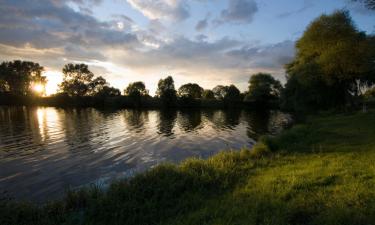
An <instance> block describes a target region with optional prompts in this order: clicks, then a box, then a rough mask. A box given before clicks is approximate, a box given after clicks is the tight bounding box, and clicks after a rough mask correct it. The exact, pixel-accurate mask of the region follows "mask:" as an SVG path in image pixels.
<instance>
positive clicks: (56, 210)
mask: <svg viewBox="0 0 375 225" xmlns="http://www.w3.org/2000/svg"><path fill="white" fill-rule="evenodd" d="M374 125H375V111H373V110H371V111H369V112H367V113H360V112H358V113H350V114H339V115H323V114H322V115H319V116H313V117H310V118H307V120H306V122H305V123H304V124H301V125H296V126H294V127H293V128H292V129H290V130H287V131H284V132H283V133H282V134H281V135H279V136H277V137H275V138H264V139H262V140H261V141H260V142H258V144H257V145H256V147H255V149H254V150H252V151H249V150H246V149H244V150H242V151H240V152H229V153H228V152H227V153H224V152H223V153H220V154H218V155H216V156H214V157H212V158H210V159H208V160H198V159H190V160H187V161H185V162H184V163H182V164H180V165H178V166H175V165H163V166H159V167H156V168H155V169H152V170H150V171H148V172H146V173H144V174H141V175H138V176H136V177H134V178H133V179H131V180H128V181H119V182H116V183H114V184H113V185H112V186H111V187H110V189H109V190H108V191H107V192H105V193H103V192H102V191H100V190H99V189H98V188H91V189H87V190H81V191H78V192H69V193H67V195H66V197H65V199H64V200H63V201H58V202H53V203H49V204H47V205H45V206H43V207H37V206H34V205H32V204H27V203H14V202H12V201H6V200H2V201H1V203H0V224H174V225H175V224H373V223H374V221H375V164H374V161H375V126H374Z"/></svg>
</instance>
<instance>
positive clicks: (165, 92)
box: [156, 76, 177, 106]
mask: <svg viewBox="0 0 375 225" xmlns="http://www.w3.org/2000/svg"><path fill="white" fill-rule="evenodd" d="M156 96H158V97H159V98H160V99H161V100H162V102H163V104H164V105H166V106H172V105H174V104H175V103H176V99H177V96H176V90H175V88H174V81H173V78H172V77H171V76H168V77H167V78H165V79H160V80H159V82H158V89H157V91H156Z"/></svg>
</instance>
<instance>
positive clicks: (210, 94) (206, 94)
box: [202, 90, 215, 100]
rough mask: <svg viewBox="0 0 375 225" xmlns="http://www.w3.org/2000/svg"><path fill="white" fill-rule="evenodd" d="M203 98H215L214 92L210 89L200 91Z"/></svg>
mask: <svg viewBox="0 0 375 225" xmlns="http://www.w3.org/2000/svg"><path fill="white" fill-rule="evenodd" d="M202 97H203V99H207V100H212V99H215V95H214V92H213V91H211V90H204V91H203V93H202Z"/></svg>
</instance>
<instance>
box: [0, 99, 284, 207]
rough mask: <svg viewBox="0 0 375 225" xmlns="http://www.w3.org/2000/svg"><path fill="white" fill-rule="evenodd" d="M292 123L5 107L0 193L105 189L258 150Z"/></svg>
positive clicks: (198, 113)
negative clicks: (161, 170) (165, 168)
mask: <svg viewBox="0 0 375 225" xmlns="http://www.w3.org/2000/svg"><path fill="white" fill-rule="evenodd" d="M288 122H289V117H288V116H287V115H285V114H283V113H280V112H277V111H270V112H262V113H260V112H253V111H244V110H163V111H160V110H128V109H125V110H113V111H107V110H104V111H103V110H98V109H93V108H85V109H60V108H53V107H5V106H1V107H0V196H3V197H4V196H8V197H12V198H16V199H26V200H32V201H36V202H38V201H44V200H46V199H55V198H58V197H59V196H61V195H62V193H64V191H66V190H67V189H68V188H73V189H74V188H79V187H82V186H85V185H90V184H95V185H99V186H103V187H105V186H106V185H108V183H109V182H110V181H112V180H113V179H119V178H124V177H129V176H132V175H133V174H134V173H138V172H142V171H144V170H146V169H148V168H151V167H153V166H155V165H157V164H160V163H163V162H172V163H177V162H179V161H181V160H184V159H186V158H188V157H198V158H207V157H209V156H211V155H213V154H215V153H217V152H219V151H221V150H228V149H239V148H241V147H251V146H252V145H253V144H254V142H255V140H256V139H257V138H258V137H259V136H261V135H263V134H275V133H277V132H279V131H280V130H281V129H282V128H283V127H285V126H286V125H287V124H288ZM0 198H1V197H0Z"/></svg>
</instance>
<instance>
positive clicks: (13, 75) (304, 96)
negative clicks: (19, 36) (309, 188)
mask: <svg viewBox="0 0 375 225" xmlns="http://www.w3.org/2000/svg"><path fill="white" fill-rule="evenodd" d="M43 70H44V68H43V67H42V66H40V65H39V64H38V63H34V62H27V61H19V60H15V61H11V62H3V63H1V64H0V92H1V93H10V94H12V95H22V96H35V95H38V94H40V93H35V92H33V89H32V87H33V85H36V84H40V85H45V83H46V81H47V80H46V77H45V76H43V75H42V72H43ZM62 72H63V81H62V83H61V84H60V85H59V91H58V93H57V94H56V95H55V96H54V97H56V98H57V97H59V98H63V97H64V96H65V98H67V99H69V98H76V97H87V96H90V97H94V98H101V99H103V98H108V97H119V96H121V94H122V93H121V91H120V90H119V89H116V88H114V87H111V86H110V84H109V83H108V82H107V81H106V80H105V79H104V78H103V77H101V76H99V77H95V76H94V74H93V73H92V72H91V71H90V70H89V68H88V66H87V65H85V64H67V65H65V66H64V67H63V69H62ZM285 72H286V80H287V81H286V84H285V85H284V86H283V85H281V83H280V82H279V81H278V80H276V79H274V78H273V76H272V75H271V74H268V73H257V74H254V75H252V76H250V80H249V86H248V90H247V91H245V92H243V93H241V92H240V91H239V89H238V88H237V87H236V86H235V85H233V84H231V85H228V86H224V85H218V86H216V87H214V88H213V89H212V90H209V89H204V88H202V87H201V86H199V84H196V83H188V84H184V85H182V86H181V87H179V88H178V89H177V90H176V89H175V85H174V80H173V78H172V77H171V76H168V77H166V78H164V79H160V80H159V82H158V87H157V91H156V96H155V97H151V96H150V95H149V91H148V90H147V89H146V86H145V84H144V83H143V82H142V81H138V82H134V83H130V84H129V85H128V86H127V87H126V88H125V89H124V90H123V95H124V96H126V97H127V98H128V99H129V101H131V102H132V106H137V107H141V106H143V105H144V104H145V103H144V102H145V100H150V99H154V100H155V99H156V100H157V101H158V104H160V105H163V106H176V105H179V106H195V105H197V106H199V105H201V104H202V101H205V102H209V101H218V102H222V103H224V104H225V105H227V106H230V105H235V104H239V103H243V104H242V105H247V104H250V103H251V104H252V105H256V106H262V107H264V106H267V107H268V106H270V105H277V106H280V107H282V108H283V109H287V110H291V111H308V110H321V109H329V108H345V107H355V106H357V105H359V104H360V103H361V102H363V99H364V98H371V97H375V94H374V93H375V89H374V84H375V37H374V35H367V34H366V33H365V32H362V31H359V30H358V29H357V27H356V26H355V25H354V23H353V21H352V19H351V17H350V15H349V13H348V12H347V11H343V10H341V11H336V12H334V13H332V14H330V15H325V14H323V15H322V16H320V17H318V18H317V19H315V20H314V21H312V23H311V24H310V25H309V26H308V27H307V28H306V30H305V32H304V34H303V35H302V37H301V38H300V39H299V40H298V41H297V42H296V56H295V58H294V59H293V60H292V61H291V62H290V63H288V64H286V65H285Z"/></svg>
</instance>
